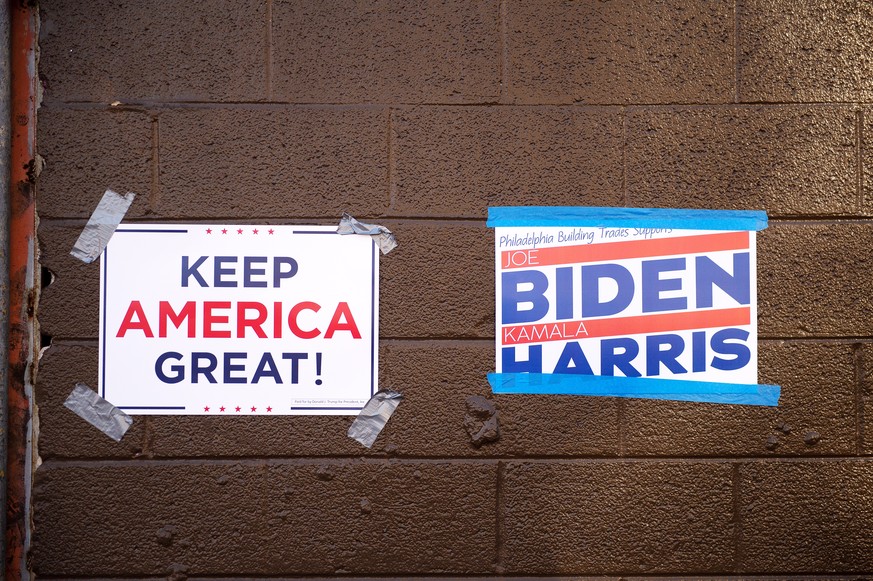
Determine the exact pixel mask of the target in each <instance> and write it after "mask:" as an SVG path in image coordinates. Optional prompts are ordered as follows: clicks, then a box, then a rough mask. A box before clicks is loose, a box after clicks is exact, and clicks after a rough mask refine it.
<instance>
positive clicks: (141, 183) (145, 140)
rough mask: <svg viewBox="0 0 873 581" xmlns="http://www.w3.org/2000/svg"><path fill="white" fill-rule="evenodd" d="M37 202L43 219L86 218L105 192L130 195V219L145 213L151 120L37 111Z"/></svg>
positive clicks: (127, 114)
mask: <svg viewBox="0 0 873 581" xmlns="http://www.w3.org/2000/svg"><path fill="white" fill-rule="evenodd" d="M37 139H38V141H39V152H40V155H42V156H43V157H44V158H45V167H44V168H43V171H42V173H41V174H40V176H39V188H38V191H37V203H38V204H39V207H40V216H41V217H42V218H43V219H45V218H49V217H56V218H88V217H89V216H90V215H91V212H93V211H94V208H95V207H96V206H97V203H98V202H99V201H100V198H101V197H102V196H103V192H104V191H106V189H112V190H115V191H117V192H119V193H125V192H133V193H135V194H136V199H135V200H134V202H133V204H132V205H131V207H130V209H129V210H128V213H127V215H128V216H129V217H136V216H142V215H144V214H146V213H147V212H148V210H149V199H150V197H151V193H152V173H153V166H152V145H153V143H152V141H153V140H152V119H151V117H150V116H149V115H148V114H147V113H144V112H141V111H120V110H115V109H108V110H107V109H102V110H95V109H87V110H76V109H49V108H45V109H42V110H41V111H40V112H39V135H38V136H37Z"/></svg>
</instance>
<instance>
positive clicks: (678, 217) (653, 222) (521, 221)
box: [487, 206, 767, 231]
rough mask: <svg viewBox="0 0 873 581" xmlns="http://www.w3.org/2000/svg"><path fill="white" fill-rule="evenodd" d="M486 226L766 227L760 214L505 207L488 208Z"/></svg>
mask: <svg viewBox="0 0 873 581" xmlns="http://www.w3.org/2000/svg"><path fill="white" fill-rule="evenodd" d="M487 225H488V226H489V227H490V228H496V227H500V226H528V227H547V226H574V227H578V226H588V227H597V226H601V227H604V228H676V229H680V230H730V231H737V230H763V229H764V228H766V227H767V213H766V212H763V211H760V210H682V209H679V210H677V209H672V208H598V207H575V206H507V207H494V208H488V222H487Z"/></svg>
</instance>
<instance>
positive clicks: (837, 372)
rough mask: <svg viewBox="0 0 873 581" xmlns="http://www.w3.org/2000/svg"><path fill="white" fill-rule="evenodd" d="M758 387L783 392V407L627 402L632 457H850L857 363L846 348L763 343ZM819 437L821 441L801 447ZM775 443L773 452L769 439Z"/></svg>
mask: <svg viewBox="0 0 873 581" xmlns="http://www.w3.org/2000/svg"><path fill="white" fill-rule="evenodd" d="M758 349H759V351H758V381H760V382H762V383H770V384H775V385H779V386H781V387H782V394H781V397H780V399H779V406H778V407H772V408H771V407H759V406H739V405H731V406H718V405H708V404H699V403H677V402H667V401H655V400H649V401H647V400H628V402H627V404H626V405H627V407H626V408H625V413H624V417H625V420H626V422H627V423H626V426H625V430H624V433H625V437H626V452H627V453H628V454H629V455H632V456H647V455H654V456H723V457H730V456H769V455H778V456H785V455H804V456H823V455H850V454H853V453H854V452H855V436H856V433H855V430H856V421H855V417H854V408H855V391H856V388H857V386H856V381H855V376H854V375H855V356H854V348H853V346H852V345H849V344H811V343H799V342H798V343H786V342H781V341H763V342H760V344H759V346H758ZM809 430H816V431H818V432H819V433H820V434H821V439H820V441H818V442H817V443H815V444H807V443H806V442H804V437H803V435H804V433H805V432H807V431H809ZM771 437H772V438H774V442H775V445H774V446H773V449H772V450H769V449H768V448H767V446H766V445H767V439H768V438H771Z"/></svg>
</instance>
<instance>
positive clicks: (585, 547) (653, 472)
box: [503, 462, 734, 575]
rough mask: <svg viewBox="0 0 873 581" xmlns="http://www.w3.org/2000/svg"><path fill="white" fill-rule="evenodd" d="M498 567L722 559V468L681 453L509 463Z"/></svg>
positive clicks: (670, 568)
mask: <svg viewBox="0 0 873 581" xmlns="http://www.w3.org/2000/svg"><path fill="white" fill-rule="evenodd" d="M503 489H504V492H503V494H504V499H505V500H504V502H505V512H504V514H503V520H504V524H503V527H504V529H503V530H504V531H505V534H506V541H505V549H506V570H507V572H508V573H511V574H516V575H519V574H537V573H543V572H550V573H556V574H563V575H572V574H590V573H592V572H598V573H606V574H609V573H618V572H623V573H624V572H627V573H669V572H675V571H685V572H688V573H707V572H716V571H724V570H725V568H726V567H729V566H730V564H731V560H732V553H733V551H732V546H733V544H732V537H733V528H734V524H733V523H732V516H731V489H732V484H731V467H730V465H728V464H714V463H708V464H704V463H699V464H697V463H687V462H646V463H638V462H635V463H623V462H578V463H577V462H551V463H541V462H510V463H508V464H507V466H506V469H505V473H504V474H503Z"/></svg>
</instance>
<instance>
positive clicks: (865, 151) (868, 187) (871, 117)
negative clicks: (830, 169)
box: [857, 15, 873, 216]
mask: <svg viewBox="0 0 873 581" xmlns="http://www.w3.org/2000/svg"><path fill="white" fill-rule="evenodd" d="M871 20H873V15H871ZM857 115H858V116H859V117H860V120H861V123H860V126H861V128H862V129H861V131H862V132H863V135H865V136H866V137H865V139H864V143H863V145H864V147H862V149H861V164H862V167H861V184H862V185H861V192H860V195H861V213H862V214H864V215H865V216H873V150H871V148H870V135H873V107H864V108H862V109H861V110H859V111H858V112H857Z"/></svg>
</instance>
